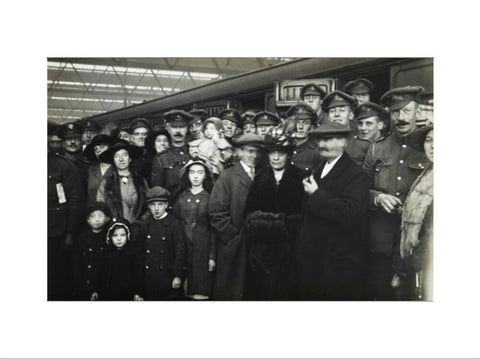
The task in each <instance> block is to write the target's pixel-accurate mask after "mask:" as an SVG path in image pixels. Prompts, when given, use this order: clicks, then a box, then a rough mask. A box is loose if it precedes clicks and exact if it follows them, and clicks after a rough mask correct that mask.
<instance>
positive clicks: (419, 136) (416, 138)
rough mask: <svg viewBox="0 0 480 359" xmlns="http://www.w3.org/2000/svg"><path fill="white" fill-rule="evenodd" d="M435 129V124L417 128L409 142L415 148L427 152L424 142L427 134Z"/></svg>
mask: <svg viewBox="0 0 480 359" xmlns="http://www.w3.org/2000/svg"><path fill="white" fill-rule="evenodd" d="M432 130H433V126H431V125H430V126H425V127H421V128H419V129H417V130H416V131H415V132H414V133H412V135H411V136H410V139H409V141H408V142H409V143H410V147H412V148H413V149H415V150H417V151H420V152H425V148H424V146H423V145H424V143H425V138H426V137H427V134H428V133H429V132H430V131H432Z"/></svg>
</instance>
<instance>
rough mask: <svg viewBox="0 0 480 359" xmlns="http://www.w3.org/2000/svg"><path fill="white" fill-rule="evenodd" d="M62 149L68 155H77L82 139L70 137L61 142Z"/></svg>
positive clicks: (80, 148)
mask: <svg viewBox="0 0 480 359" xmlns="http://www.w3.org/2000/svg"><path fill="white" fill-rule="evenodd" d="M63 148H64V149H65V151H66V152H68V153H77V152H79V151H81V150H82V138H81V137H80V136H77V137H70V138H66V139H64V140H63Z"/></svg>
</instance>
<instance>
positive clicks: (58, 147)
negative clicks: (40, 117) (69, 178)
mask: <svg viewBox="0 0 480 359" xmlns="http://www.w3.org/2000/svg"><path fill="white" fill-rule="evenodd" d="M58 129H59V126H58V125H56V124H54V123H51V122H48V150H49V151H52V152H55V153H62V152H63V147H62V139H61V138H60V137H58V134H57V132H58Z"/></svg>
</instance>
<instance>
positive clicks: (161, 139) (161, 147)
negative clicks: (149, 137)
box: [155, 135, 170, 153]
mask: <svg viewBox="0 0 480 359" xmlns="http://www.w3.org/2000/svg"><path fill="white" fill-rule="evenodd" d="M168 147H170V142H169V141H168V137H167V136H165V135H158V136H157V138H155V151H157V153H160V152H163V151H165V150H166V149H167V148H168Z"/></svg>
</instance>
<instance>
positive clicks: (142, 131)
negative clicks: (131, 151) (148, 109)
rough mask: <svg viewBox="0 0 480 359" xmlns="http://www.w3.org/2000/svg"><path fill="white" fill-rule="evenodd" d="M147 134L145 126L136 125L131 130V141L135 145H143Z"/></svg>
mask: <svg viewBox="0 0 480 359" xmlns="http://www.w3.org/2000/svg"><path fill="white" fill-rule="evenodd" d="M147 136H148V129H147V128H145V127H138V128H136V129H134V130H133V132H132V143H133V145H135V146H137V147H145V139H146V138H147Z"/></svg>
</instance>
